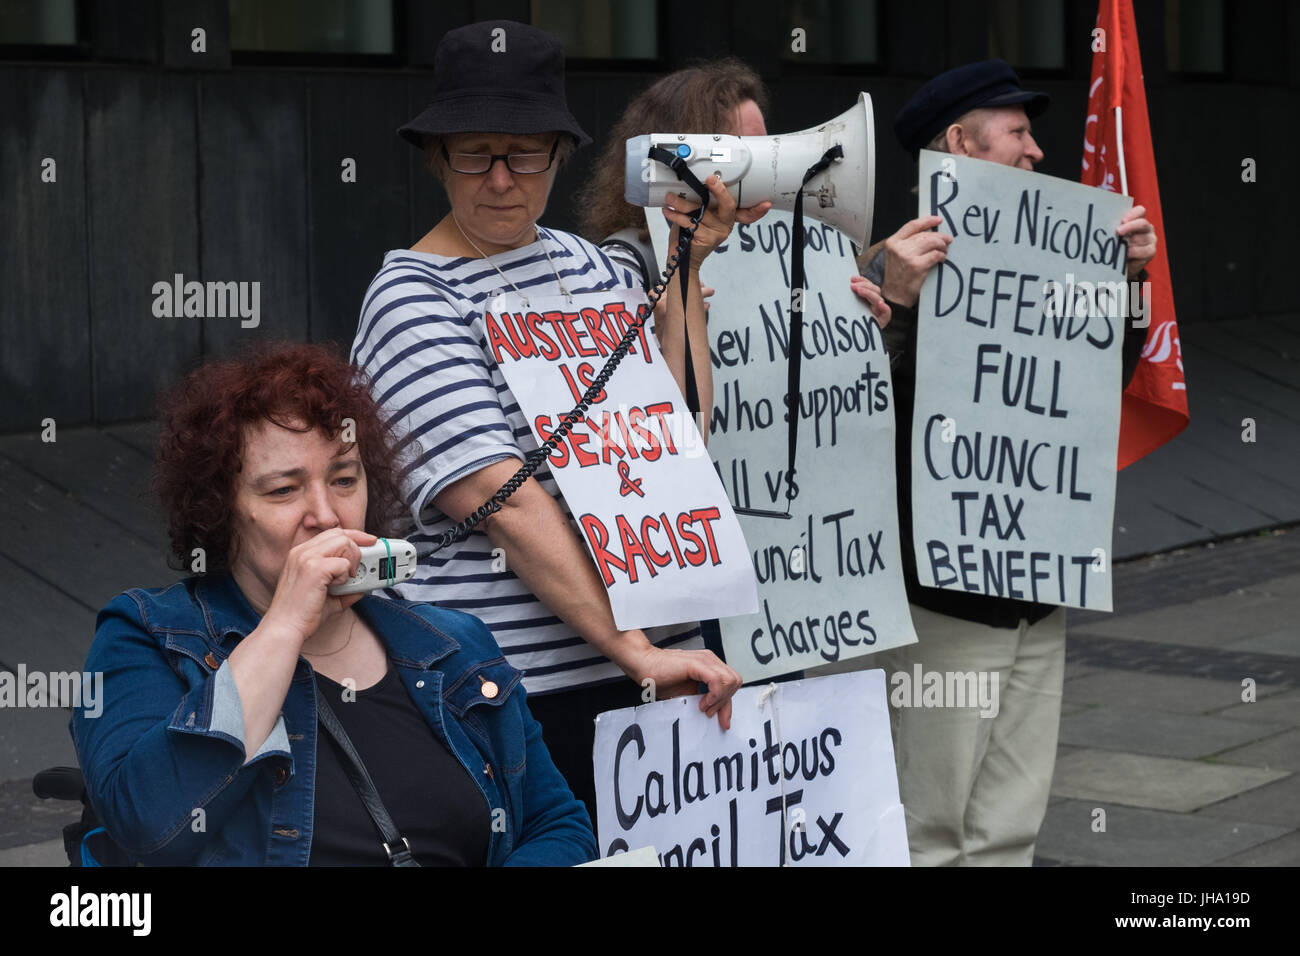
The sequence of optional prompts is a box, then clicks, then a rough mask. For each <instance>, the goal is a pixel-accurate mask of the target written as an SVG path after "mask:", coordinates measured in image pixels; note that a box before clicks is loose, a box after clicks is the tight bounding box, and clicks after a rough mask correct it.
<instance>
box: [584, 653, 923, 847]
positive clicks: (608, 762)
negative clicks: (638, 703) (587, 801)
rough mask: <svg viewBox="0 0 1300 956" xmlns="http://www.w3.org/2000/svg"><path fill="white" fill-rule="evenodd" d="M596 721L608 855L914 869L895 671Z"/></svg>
mask: <svg viewBox="0 0 1300 956" xmlns="http://www.w3.org/2000/svg"><path fill="white" fill-rule="evenodd" d="M699 700H700V699H699V698H698V697H678V698H674V699H673V700H665V701H660V702H658V703H654V704H647V705H645V706H643V707H628V708H626V709H623V710H614V711H609V712H608V713H604V714H601V715H600V716H598V717H597V718H596V743H595V752H594V770H595V779H596V815H597V818H598V820H599V828H600V835H599V840H600V854H601V856H611V855H613V854H616V853H623V852H626V851H627V850H628V849H629V848H636V847H642V846H645V845H646V844H653V845H654V846H655V847H656V848H657V849H658V850H659V859H660V861H661V862H662V864H663V865H664V866H781V865H786V864H790V865H794V866H907V865H908V853H907V827H906V824H905V822H904V817H903V807H902V804H900V803H899V802H898V778H897V774H896V772H895V770H894V750H893V744H892V743H891V741H890V736H889V711H888V708H887V704H886V700H885V672H884V671H881V670H871V671H855V672H853V673H850V674H837V675H834V676H832V677H818V678H814V679H811V680H802V681H792V682H789V683H784V684H770V685H768V686H766V687H744V688H741V690H740V691H738V692H737V693H736V695H735V696H734V697H733V698H732V712H731V729H730V730H728V731H723V730H722V728H721V727H719V725H718V721H717V720H716V719H714V718H709V717H705V716H704V714H702V713H701V712H700V709H699Z"/></svg>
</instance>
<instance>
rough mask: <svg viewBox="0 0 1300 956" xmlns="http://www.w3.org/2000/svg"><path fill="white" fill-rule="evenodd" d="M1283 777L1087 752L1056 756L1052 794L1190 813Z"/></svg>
mask: <svg viewBox="0 0 1300 956" xmlns="http://www.w3.org/2000/svg"><path fill="white" fill-rule="evenodd" d="M1285 776H1287V774H1286V772H1285V771H1281V770H1267V769H1262V768H1259V767H1243V766H1232V765H1228V764H1217V763H1215V764H1211V763H1203V762H1201V761H1196V760H1175V759H1171V758H1168V757H1153V756H1149V755H1146V754H1134V753H1124V752H1118V751H1109V750H1096V749H1092V748H1085V749H1081V750H1078V751H1075V752H1073V753H1067V754H1064V755H1063V756H1060V757H1058V759H1057V761H1056V772H1055V774H1054V775H1053V777H1052V793H1054V794H1056V795H1058V796H1062V797H1071V798H1073V799H1076V800H1088V801H1092V802H1094V803H1122V804H1124V805H1125V806H1130V807H1145V808H1147V809H1151V810H1171V811H1174V812H1176V813H1190V812H1191V811H1193V810H1196V809H1199V808H1200V807H1203V806H1206V805H1208V804H1211V803H1217V802H1218V801H1220V800H1226V799H1227V798H1228V797H1231V796H1235V795H1236V794H1239V793H1244V792H1245V791H1247V790H1250V789H1253V788H1254V787H1260V786H1263V785H1264V784H1266V783H1272V782H1273V781H1275V780H1280V779H1282V778H1283V777H1285ZM1048 855H1050V854H1048Z"/></svg>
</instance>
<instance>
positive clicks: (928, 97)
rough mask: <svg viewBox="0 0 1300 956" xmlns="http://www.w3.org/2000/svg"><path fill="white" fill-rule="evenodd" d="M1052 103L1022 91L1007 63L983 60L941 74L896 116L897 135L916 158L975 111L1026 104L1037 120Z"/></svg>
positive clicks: (1031, 116) (1016, 77) (1018, 81)
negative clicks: (959, 119) (961, 117)
mask: <svg viewBox="0 0 1300 956" xmlns="http://www.w3.org/2000/svg"><path fill="white" fill-rule="evenodd" d="M1050 102H1051V97H1049V96H1048V95H1047V94H1046V93H1034V92H1031V91H1029V90H1024V89H1021V87H1020V77H1019V76H1017V75H1016V71H1015V70H1013V69H1011V66H1010V64H1008V63H1006V62H1005V61H1004V60H981V61H980V62H979V63H968V64H966V65H965V66H959V67H957V68H956V69H954V70H949V71H948V72H947V73H940V74H939V75H938V76H936V77H935V78H934V79H933V80H931V81H930V82H929V83H926V84H925V86H923V87H921V88H920V89H919V90H917V91H916V94H915V95H914V96H913V97H912V98H911V99H910V100H908V101H907V104H906V105H905V106H904V107H903V108H902V109H901V110H899V111H898V115H897V116H896V117H894V133H895V134H897V136H898V141H899V142H900V143H902V144H903V148H904V149H906V150H907V151H908V152H910V153H912V154H913V155H915V154H916V153H917V152H919V151H920V150H922V149H924V148H925V146H926V144H928V143H929V142H930V140H932V139H934V138H935V137H936V136H938V135H939V134H940V133H941V132H943V131H944V130H945V129H947V128H948V126H949V124H951V123H952V121H953V120H955V119H957V118H958V117H959V116H962V115H963V114H965V113H968V112H969V111H971V110H973V109H980V108H985V107H996V106H1015V105H1016V104H1019V103H1023V104H1024V107H1025V115H1026V116H1028V117H1029V118H1030V119H1033V118H1034V117H1035V116H1037V115H1038V114H1040V113H1042V112H1043V110H1045V109H1047V105H1048V104H1049V103H1050Z"/></svg>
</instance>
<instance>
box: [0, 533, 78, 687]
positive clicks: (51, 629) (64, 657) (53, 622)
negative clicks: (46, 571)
mask: <svg viewBox="0 0 1300 956" xmlns="http://www.w3.org/2000/svg"><path fill="white" fill-rule="evenodd" d="M0 586H3V587H4V589H5V592H6V593H9V594H15V593H17V594H22V595H24V599H23V600H21V601H10V602H7V603H6V607H5V609H4V614H3V615H2V616H0V665H2V666H5V667H8V668H10V669H16V668H17V667H18V665H19V664H20V663H24V664H26V665H27V667H28V669H29V670H30V669H40V670H46V671H68V670H80V669H81V667H82V665H83V664H85V662H86V652H87V651H88V650H89V649H90V642H91V639H92V638H93V637H94V634H95V611H93V610H91V609H90V608H88V607H86V606H85V605H84V604H82V603H81V602H79V601H77V600H75V599H74V598H72V597H71V596H70V595H68V594H65V593H63V592H62V591H59V590H57V589H56V588H55V587H54V586H53V585H52V584H50V583H49V582H48V581H44V580H42V579H41V578H38V577H37V576H36V575H34V574H32V573H31V572H29V571H28V570H27V569H26V568H23V567H21V566H20V565H18V564H16V563H15V562H13V561H11V560H9V559H8V558H6V557H5V556H4V555H0Z"/></svg>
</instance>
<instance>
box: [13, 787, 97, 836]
mask: <svg viewBox="0 0 1300 956" xmlns="http://www.w3.org/2000/svg"><path fill="white" fill-rule="evenodd" d="M79 819H81V804H80V803H79V802H78V803H73V802H72V801H69V800H42V799H41V798H40V797H38V796H36V794H35V793H33V792H32V781H31V779H30V778H23V779H22V780H9V781H6V782H5V783H0V849H7V848H9V847H15V846H24V845H26V844H30V843H41V842H43V841H45V840H50V839H53V838H54V837H59V836H61V835H62V833H63V828H64V826H66V825H67V824H69V823H74V822H76V821H77V820H79Z"/></svg>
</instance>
